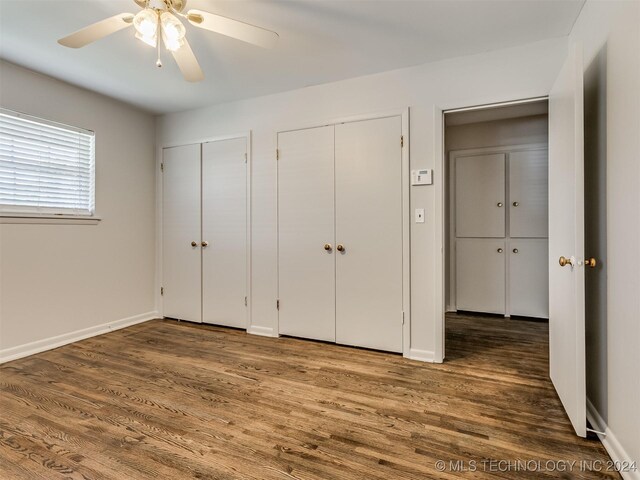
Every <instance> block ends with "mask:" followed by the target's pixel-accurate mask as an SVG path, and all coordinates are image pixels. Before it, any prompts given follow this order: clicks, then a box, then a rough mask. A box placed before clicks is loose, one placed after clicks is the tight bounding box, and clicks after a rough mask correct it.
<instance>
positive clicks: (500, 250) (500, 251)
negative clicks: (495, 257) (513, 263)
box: [496, 248, 504, 253]
mask: <svg viewBox="0 0 640 480" xmlns="http://www.w3.org/2000/svg"><path fill="white" fill-rule="evenodd" d="M496 251H497V252H498V253H502V252H504V250H502V249H501V248H499V249H498V250H496Z"/></svg>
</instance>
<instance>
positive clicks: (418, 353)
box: [406, 348, 436, 363]
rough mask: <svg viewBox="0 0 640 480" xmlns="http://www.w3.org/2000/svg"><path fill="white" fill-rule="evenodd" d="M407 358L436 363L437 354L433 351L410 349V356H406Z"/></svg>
mask: <svg viewBox="0 0 640 480" xmlns="http://www.w3.org/2000/svg"><path fill="white" fill-rule="evenodd" d="M406 358H409V359H411V360H417V361H419V362H428V363H435V358H436V355H435V352H432V351H431V350H420V349H417V348H410V349H409V355H406Z"/></svg>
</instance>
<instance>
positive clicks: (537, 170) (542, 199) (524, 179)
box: [509, 149, 549, 238]
mask: <svg viewBox="0 0 640 480" xmlns="http://www.w3.org/2000/svg"><path fill="white" fill-rule="evenodd" d="M548 169H549V161H548V158H547V150H546V149H544V150H542V149H541V150H526V151H521V152H512V153H510V154H509V190H510V193H509V197H510V199H509V201H510V204H509V220H510V227H509V228H510V235H511V237H531V238H545V237H547V235H548V233H549V219H548V218H549V217H548V206H547V205H548V198H549V188H548V178H549V175H548Z"/></svg>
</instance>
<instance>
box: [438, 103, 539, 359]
mask: <svg viewBox="0 0 640 480" xmlns="http://www.w3.org/2000/svg"><path fill="white" fill-rule="evenodd" d="M443 117H444V124H443V129H444V173H445V178H444V195H443V197H444V203H445V209H444V236H445V239H444V245H445V258H444V273H445V282H444V306H445V312H446V313H445V329H444V330H445V332H446V333H445V338H446V341H448V340H451V341H452V342H456V341H457V340H456V339H458V340H459V339H460V338H462V337H464V338H465V339H466V341H468V342H474V340H476V341H477V344H476V346H475V347H474V348H473V349H470V350H469V352H470V354H472V355H479V357H478V358H482V354H483V352H481V351H480V350H478V348H481V346H482V345H483V344H484V345H486V346H487V347H486V348H492V347H491V345H493V344H492V343H491V342H484V341H483V339H484V337H483V335H484V333H483V332H487V335H489V336H492V335H493V334H492V333H489V332H494V333H495V331H496V330H498V331H500V332H502V333H503V334H504V336H505V338H510V337H511V338H517V337H518V335H519V333H518V332H521V331H526V330H527V329H529V328H535V329H536V331H537V332H542V334H543V336H545V337H547V340H548V326H547V325H546V323H547V322H548V318H549V264H548V257H549V254H548V101H547V99H546V98H543V99H535V100H532V101H524V102H515V103H510V104H502V105H490V106H486V107H482V108H471V109H458V110H452V111H445V112H444V115H443ZM522 322H528V323H532V322H535V323H537V324H538V325H537V326H536V327H528V326H525V325H524V324H523V323H522ZM474 332H475V334H474ZM461 333H464V335H462V336H461ZM492 338H493V337H492ZM545 343H546V341H545ZM452 344H453V343H452ZM514 346H515V344H514ZM460 351H461V349H460V345H457V344H456V352H460ZM462 351H464V349H462ZM445 354H446V352H445Z"/></svg>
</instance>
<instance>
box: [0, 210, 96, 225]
mask: <svg viewBox="0 0 640 480" xmlns="http://www.w3.org/2000/svg"><path fill="white" fill-rule="evenodd" d="M100 220H102V218H100V217H96V216H84V217H83V216H79V215H35V214H27V213H24V214H23V213H15V214H13V213H2V214H0V224H19V223H30V224H38V225H45V224H56V225H97V224H98V223H100Z"/></svg>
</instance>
